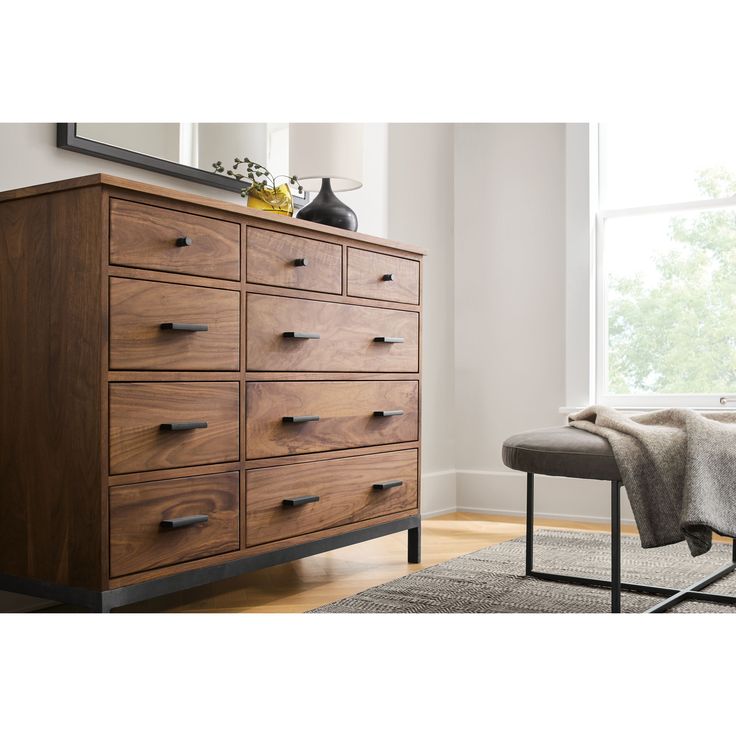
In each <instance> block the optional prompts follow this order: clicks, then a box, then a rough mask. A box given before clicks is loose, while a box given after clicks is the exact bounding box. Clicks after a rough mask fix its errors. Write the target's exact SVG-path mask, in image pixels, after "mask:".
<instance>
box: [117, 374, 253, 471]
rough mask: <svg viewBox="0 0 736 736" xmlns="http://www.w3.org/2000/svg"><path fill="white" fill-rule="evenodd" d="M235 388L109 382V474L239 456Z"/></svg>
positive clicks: (231, 384)
mask: <svg viewBox="0 0 736 736" xmlns="http://www.w3.org/2000/svg"><path fill="white" fill-rule="evenodd" d="M239 386H240V384H239V383H238V382H237V381H224V382H221V383H216V382H209V381H202V382H194V381H192V382H187V381H182V382H177V383H111V384H110V474H112V475H115V474H117V473H137V472H141V471H145V470H159V469H162V468H181V467H186V466H189V465H205V464H208V463H224V462H230V461H235V460H239V459H240V451H239V439H238V438H239V426H240V424H239V406H240V398H239Z"/></svg>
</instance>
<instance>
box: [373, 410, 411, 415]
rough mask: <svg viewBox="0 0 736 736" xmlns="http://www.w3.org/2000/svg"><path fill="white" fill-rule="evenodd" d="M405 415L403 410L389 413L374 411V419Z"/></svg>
mask: <svg viewBox="0 0 736 736" xmlns="http://www.w3.org/2000/svg"><path fill="white" fill-rule="evenodd" d="M403 415H404V410H403V409H389V410H388V411H374V412H373V416H374V417H401V416H403Z"/></svg>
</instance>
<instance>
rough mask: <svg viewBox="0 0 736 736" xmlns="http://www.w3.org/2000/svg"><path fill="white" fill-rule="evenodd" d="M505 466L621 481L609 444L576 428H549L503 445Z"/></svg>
mask: <svg viewBox="0 0 736 736" xmlns="http://www.w3.org/2000/svg"><path fill="white" fill-rule="evenodd" d="M502 456H503V462H504V464H505V465H506V466H508V467H509V468H513V469H514V470H522V471H523V472H525V473H539V474H541V475H562V476H566V477H568V478H591V479H594V480H620V479H621V473H620V472H619V469H618V466H617V465H616V460H615V459H614V457H613V451H612V450H611V445H609V444H608V440H605V439H603V437H599V436H598V435H596V434H591V433H590V432H586V431H585V430H583V429H575V428H574V427H549V428H547V429H534V430H532V431H530V432H523V433H522V434H515V435H514V436H513V437H509V438H508V439H507V440H506V441H505V442H504V443H503V451H502Z"/></svg>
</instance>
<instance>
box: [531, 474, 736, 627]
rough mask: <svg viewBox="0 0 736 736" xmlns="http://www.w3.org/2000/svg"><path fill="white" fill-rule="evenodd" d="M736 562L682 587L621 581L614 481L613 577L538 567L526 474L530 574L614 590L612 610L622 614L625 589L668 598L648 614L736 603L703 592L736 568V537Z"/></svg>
mask: <svg viewBox="0 0 736 736" xmlns="http://www.w3.org/2000/svg"><path fill="white" fill-rule="evenodd" d="M731 559H732V561H731V562H730V563H729V564H728V565H724V566H723V567H721V568H720V569H718V570H716V571H715V572H714V573H712V574H711V575H709V576H708V577H707V578H703V579H702V580H698V581H697V582H695V583H693V584H692V585H690V586H688V587H687V588H684V589H682V590H680V589H677V588H662V587H660V586H658V585H645V584H642V583H629V582H626V581H622V580H621V482H620V481H617V480H614V481H612V482H611V579H610V580H602V579H598V578H585V577H576V576H574V575H563V574H561V573H555V572H541V571H538V570H534V474H533V473H527V476H526V567H525V572H526V576H527V577H532V578H537V579H538V580H549V581H551V582H555V583H567V584H568V585H586V586H594V587H598V588H610V589H611V613H621V591H622V590H627V591H630V592H632V593H644V594H646V595H659V596H663V597H664V598H665V600H663V601H662V602H661V603H657V604H656V605H654V606H652V607H651V608H649V609H648V610H647V611H646V613H664V612H665V611H668V610H669V609H670V608H672V607H673V606H676V605H677V604H678V603H682V602H683V601H685V600H699V601H709V602H710V603H725V604H729V605H736V596H732V595H721V594H718V593H707V592H703V589H704V588H707V587H708V586H709V585H712V584H713V583H715V582H716V581H718V580H720V579H721V578H723V577H725V576H726V575H728V574H729V573H732V572H733V571H734V570H736V539H735V540H734V542H733V552H732V557H731Z"/></svg>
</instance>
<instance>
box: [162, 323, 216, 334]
mask: <svg viewBox="0 0 736 736" xmlns="http://www.w3.org/2000/svg"><path fill="white" fill-rule="evenodd" d="M161 329H162V330H179V331H181V332H207V331H208V330H209V329H210V328H209V326H208V325H197V324H192V323H191V322H162V323H161Z"/></svg>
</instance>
